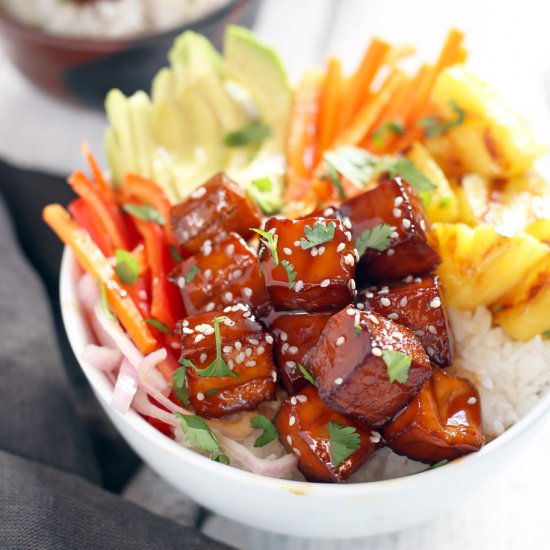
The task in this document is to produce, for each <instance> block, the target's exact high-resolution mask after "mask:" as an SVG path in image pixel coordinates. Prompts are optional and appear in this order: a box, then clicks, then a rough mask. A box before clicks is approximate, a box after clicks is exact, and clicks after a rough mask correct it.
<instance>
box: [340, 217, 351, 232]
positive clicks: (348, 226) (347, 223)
mask: <svg viewBox="0 0 550 550" xmlns="http://www.w3.org/2000/svg"><path fill="white" fill-rule="evenodd" d="M342 223H343V224H344V227H345V228H346V229H351V220H350V219H349V218H344V220H343V222H342Z"/></svg>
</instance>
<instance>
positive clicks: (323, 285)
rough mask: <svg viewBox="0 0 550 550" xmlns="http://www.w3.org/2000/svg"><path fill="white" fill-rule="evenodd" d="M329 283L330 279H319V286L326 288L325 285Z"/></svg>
mask: <svg viewBox="0 0 550 550" xmlns="http://www.w3.org/2000/svg"><path fill="white" fill-rule="evenodd" d="M329 285H330V279H323V280H322V281H321V284H320V285H319V286H320V287H321V288H326V287H327V286H329Z"/></svg>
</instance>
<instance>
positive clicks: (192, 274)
mask: <svg viewBox="0 0 550 550" xmlns="http://www.w3.org/2000/svg"><path fill="white" fill-rule="evenodd" d="M201 271H202V269H201V268H200V267H199V266H198V265H194V266H193V267H192V268H191V269H190V270H189V271H188V272H187V275H185V280H186V282H188V283H190V282H191V281H192V280H193V279H194V278H195V277H196V276H197V275H198V274H199V273H200V272H201Z"/></svg>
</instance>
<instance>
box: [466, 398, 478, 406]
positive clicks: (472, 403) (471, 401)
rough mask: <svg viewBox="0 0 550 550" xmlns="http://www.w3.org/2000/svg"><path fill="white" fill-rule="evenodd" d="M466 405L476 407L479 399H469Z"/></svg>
mask: <svg viewBox="0 0 550 550" xmlns="http://www.w3.org/2000/svg"><path fill="white" fill-rule="evenodd" d="M466 403H468V405H475V404H476V403H477V399H476V398H475V397H469V398H468V401H466Z"/></svg>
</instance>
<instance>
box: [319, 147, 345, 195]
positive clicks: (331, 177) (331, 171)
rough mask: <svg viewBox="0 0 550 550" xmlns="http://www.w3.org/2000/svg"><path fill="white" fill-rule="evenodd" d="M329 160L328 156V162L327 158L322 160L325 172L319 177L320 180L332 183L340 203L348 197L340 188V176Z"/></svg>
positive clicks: (342, 188)
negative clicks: (325, 168)
mask: <svg viewBox="0 0 550 550" xmlns="http://www.w3.org/2000/svg"><path fill="white" fill-rule="evenodd" d="M330 158H331V157H330V156H329V157H328V160H327V158H324V161H325V165H326V167H327V171H326V172H325V174H323V175H322V176H321V179H323V180H327V181H330V183H332V185H334V187H335V188H336V190H337V191H338V198H339V199H340V200H342V201H345V200H346V199H347V198H348V196H347V195H346V192H345V190H344V187H343V186H342V182H341V181H340V176H339V175H338V172H337V171H336V168H335V167H334V166H333V165H332V164H331V163H330Z"/></svg>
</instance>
